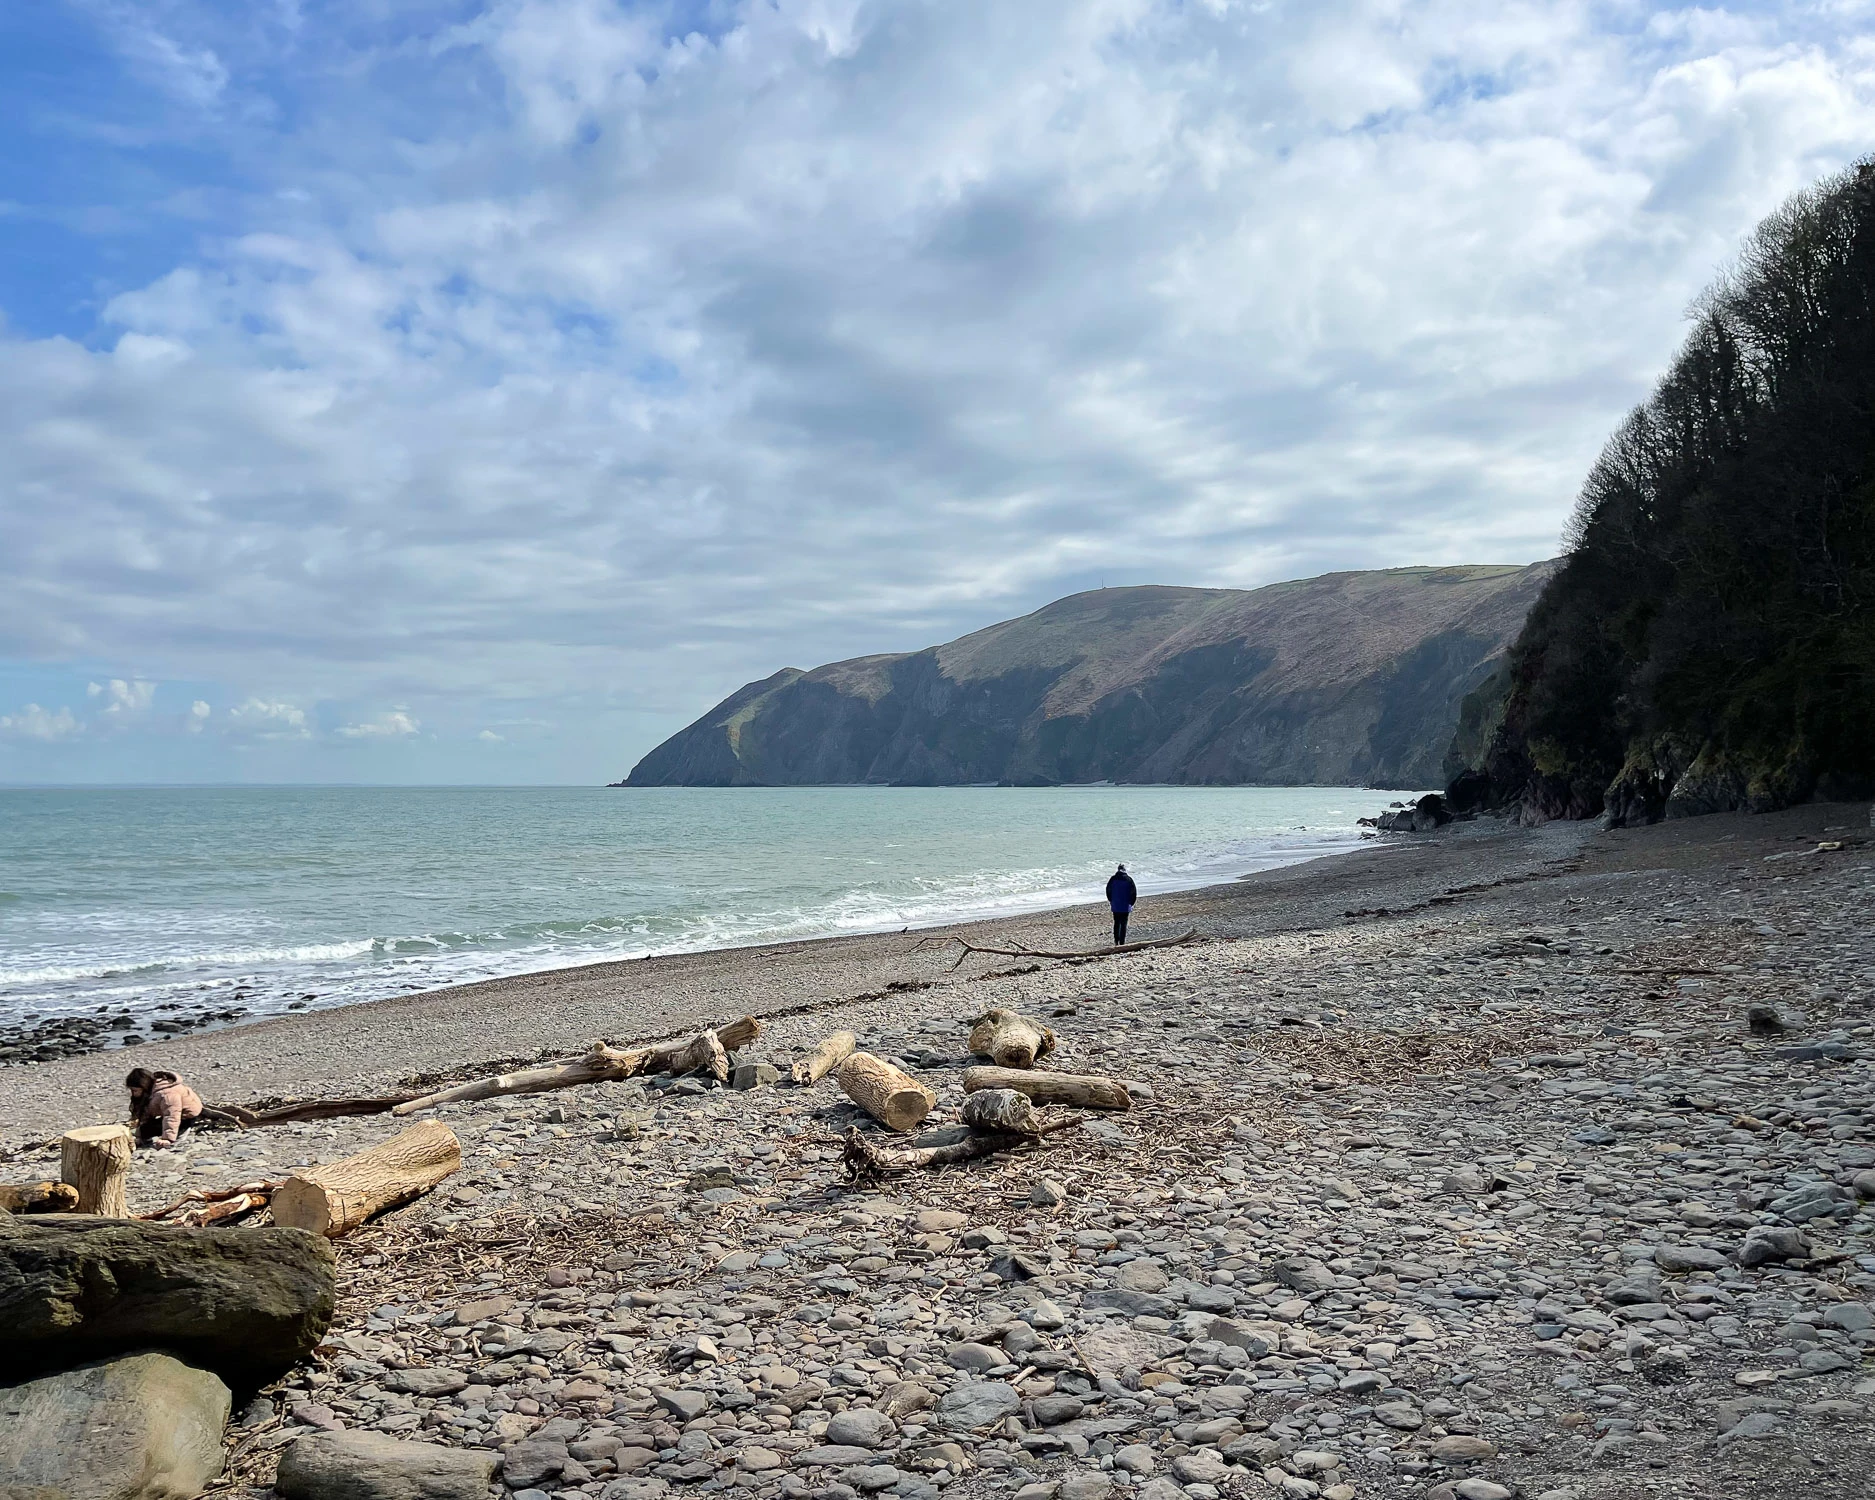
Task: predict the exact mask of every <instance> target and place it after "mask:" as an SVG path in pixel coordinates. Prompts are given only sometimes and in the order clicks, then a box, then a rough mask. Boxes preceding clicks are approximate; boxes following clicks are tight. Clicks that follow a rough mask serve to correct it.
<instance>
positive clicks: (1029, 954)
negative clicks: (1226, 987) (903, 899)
mask: <svg viewBox="0 0 1875 1500" xmlns="http://www.w3.org/2000/svg"><path fill="white" fill-rule="evenodd" d="M1197 936H1198V929H1197V928H1196V927H1192V928H1189V929H1187V930H1186V931H1184V932H1181V933H1180V934H1179V935H1178V936H1177V937H1169V938H1151V939H1148V940H1147V941H1146V942H1143V943H1118V944H1112V945H1109V946H1108V947H1105V948H1080V949H1074V950H1070V951H1068V952H1061V951H1058V950H1056V949H1053V948H992V947H987V946H985V945H983V944H981V943H972V942H970V941H968V940H967V939H965V938H960V937H955V936H952V937H944V938H939V939H937V941H938V942H940V943H956V944H958V950H959V951H958V954H957V962H956V963H954V964H952V965H951V967H952V968H953V969H955V968H957V967H958V965H960V964H962V963H963V961H964V960H965V959H966V958H968V957H969V956H970V955H971V954H972V953H988V954H993V955H995V956H996V957H998V958H1059V959H1076V958H1111V957H1112V956H1113V955H1114V954H1116V953H1137V952H1139V951H1140V950H1142V949H1145V948H1176V947H1178V946H1179V945H1180V944H1181V943H1189V942H1191V941H1192V940H1193V939H1194V938H1196V937H1197ZM930 941H932V939H930V938H925V939H924V940H923V941H921V942H919V943H918V944H917V946H916V947H914V948H913V949H912V952H914V953H916V952H917V951H918V949H919V948H922V947H924V946H925V944H926V943H928V942H930Z"/></svg>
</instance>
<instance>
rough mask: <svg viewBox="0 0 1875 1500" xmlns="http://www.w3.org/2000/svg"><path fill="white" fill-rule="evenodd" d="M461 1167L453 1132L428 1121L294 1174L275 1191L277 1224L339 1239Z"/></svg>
mask: <svg viewBox="0 0 1875 1500" xmlns="http://www.w3.org/2000/svg"><path fill="white" fill-rule="evenodd" d="M461 1166H462V1146H461V1144H460V1143H459V1142H458V1141H457V1140H456V1133H455V1131H453V1130H451V1129H450V1128H449V1127H448V1126H447V1125H445V1124H443V1123H442V1121H440V1120H424V1121H423V1122H422V1123H420V1124H417V1125H412V1126H411V1127H410V1128H409V1129H408V1130H404V1131H400V1132H399V1133H398V1134H396V1135H394V1136H392V1137H391V1138H390V1139H389V1140H388V1141H383V1142H381V1143H379V1144H378V1145H376V1146H373V1147H372V1148H371V1149H370V1150H369V1151H360V1152H359V1153H358V1154H357V1155H356V1156H348V1157H346V1158H345V1159H344V1160H343V1161H335V1162H330V1163H328V1164H327V1165H325V1166H321V1167H308V1168H307V1169H306V1170H305V1171H303V1172H295V1173H294V1174H293V1175H292V1176H291V1177H289V1178H287V1179H286V1181H285V1182H283V1183H281V1184H280V1186H279V1187H278V1188H277V1189H276V1190H275V1191H274V1194H273V1221H274V1223H276V1224H280V1225H284V1226H285V1227H286V1228H288V1229H308V1230H311V1231H312V1232H313V1233H314V1234H323V1235H324V1236H326V1238H327V1239H337V1238H338V1237H339V1236H340V1235H342V1234H344V1233H346V1232H347V1231H349V1230H352V1229H356V1228H357V1227H358V1226H359V1225H360V1224H362V1223H364V1221H365V1220H366V1219H368V1218H370V1217H371V1216H372V1215H373V1214H377V1213H382V1212H383V1211H384V1210H385V1209H387V1208H395V1207H396V1206H397V1205H398V1204H400V1203H408V1202H409V1201H410V1200H411V1199H412V1198H415V1197H417V1196H419V1195H420V1194H423V1193H427V1192H428V1191H429V1190H430V1189H431V1188H433V1187H435V1186H436V1184H437V1183H439V1182H441V1181H442V1180H443V1179H444V1178H445V1177H447V1176H449V1175H450V1174H451V1173H452V1172H455V1171H458V1170H460V1169H461Z"/></svg>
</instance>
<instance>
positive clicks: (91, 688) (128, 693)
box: [85, 677, 156, 719]
mask: <svg viewBox="0 0 1875 1500" xmlns="http://www.w3.org/2000/svg"><path fill="white" fill-rule="evenodd" d="M85 696H86V697H88V698H98V699H102V700H103V706H102V707H101V708H100V710H99V712H100V713H102V714H104V715H105V716H107V717H109V718H117V719H124V718H128V717H130V716H132V715H134V714H141V713H145V712H147V711H148V710H149V707H150V705H151V704H152V703H154V702H155V701H156V684H155V683H153V682H144V681H142V680H135V681H126V680H125V679H124V678H122V677H113V678H111V679H110V680H109V681H108V682H88V683H86V684H85Z"/></svg>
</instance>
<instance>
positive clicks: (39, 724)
mask: <svg viewBox="0 0 1875 1500" xmlns="http://www.w3.org/2000/svg"><path fill="white" fill-rule="evenodd" d="M82 727H83V726H82V725H80V724H79V722H78V720H77V719H76V718H75V717H73V714H72V711H71V710H70V709H69V708H60V709H56V710H54V709H45V708H41V707H40V706H39V705H38V704H37V703H28V704H27V705H26V706H25V707H24V708H23V709H21V710H20V711H19V712H18V713H16V714H0V737H5V738H8V739H20V740H45V741H48V742H50V741H52V740H67V739H70V738H71V737H72V736H73V735H75V734H77V733H78V732H79V730H80V729H81V728H82Z"/></svg>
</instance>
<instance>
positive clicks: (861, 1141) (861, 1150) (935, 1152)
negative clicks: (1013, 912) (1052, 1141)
mask: <svg viewBox="0 0 1875 1500" xmlns="http://www.w3.org/2000/svg"><path fill="white" fill-rule="evenodd" d="M864 1055H865V1054H863V1053H862V1054H861V1056H864ZM1080 1123H1081V1117H1080V1116H1079V1115H1075V1116H1072V1117H1070V1118H1068V1119H1065V1120H1050V1121H1049V1122H1048V1123H1047V1124H1045V1125H1043V1126H1042V1127H1041V1128H1040V1130H1039V1131H1038V1132H1037V1133H1036V1134H1035V1135H994V1134H986V1135H972V1136H968V1137H966V1138H965V1139H963V1140H961V1141H952V1142H951V1143H949V1144H948V1145H943V1146H912V1147H909V1148H907V1147H902V1146H876V1145H874V1144H873V1143H872V1142H871V1141H869V1140H867V1139H866V1138H865V1137H864V1136H863V1135H861V1134H860V1133H859V1128H858V1127H857V1126H855V1127H853V1128H852V1129H850V1130H848V1131H847V1133H846V1145H845V1147H844V1150H843V1152H842V1155H843V1157H844V1160H845V1163H846V1172H847V1176H849V1177H851V1178H852V1179H854V1180H855V1181H858V1182H876V1181H878V1180H879V1179H880V1178H881V1177H896V1176H899V1175H900V1174H902V1173H905V1172H916V1171H922V1170H924V1169H926V1168H930V1167H946V1166H951V1165H953V1164H954V1163H957V1162H965V1161H975V1160H976V1159H978V1158H979V1157H984V1156H994V1155H995V1154H996V1153H997V1152H999V1151H1016V1150H1019V1149H1020V1148H1022V1147H1023V1146H1032V1145H1034V1144H1035V1143H1036V1142H1037V1141H1038V1140H1040V1139H1041V1138H1042V1137H1043V1136H1048V1135H1053V1134H1054V1133H1055V1132H1056V1131H1057V1130H1071V1129H1073V1127H1075V1126H1076V1125H1079V1124H1080Z"/></svg>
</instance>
